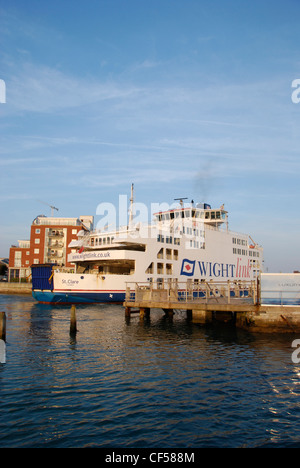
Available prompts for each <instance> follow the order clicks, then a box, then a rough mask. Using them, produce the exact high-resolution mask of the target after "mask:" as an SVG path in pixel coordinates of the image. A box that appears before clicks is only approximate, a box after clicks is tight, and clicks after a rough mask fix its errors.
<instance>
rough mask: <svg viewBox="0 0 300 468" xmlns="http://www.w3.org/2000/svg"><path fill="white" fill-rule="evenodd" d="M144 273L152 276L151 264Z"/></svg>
mask: <svg viewBox="0 0 300 468" xmlns="http://www.w3.org/2000/svg"><path fill="white" fill-rule="evenodd" d="M146 273H147V274H150V275H152V274H153V262H152V263H150V265H149V266H148V268H147V270H146Z"/></svg>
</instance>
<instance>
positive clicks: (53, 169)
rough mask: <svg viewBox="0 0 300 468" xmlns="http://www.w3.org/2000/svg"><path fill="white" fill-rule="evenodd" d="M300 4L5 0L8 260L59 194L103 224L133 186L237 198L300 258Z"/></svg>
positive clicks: (2, 124) (0, 8)
mask: <svg viewBox="0 0 300 468" xmlns="http://www.w3.org/2000/svg"><path fill="white" fill-rule="evenodd" d="M299 17H300V2H299V0H275V1H274V0H272V1H271V0H251V1H249V0H184V1H183V0H85V1H83V0H64V1H61V0H60V1H58V0H51V1H50V0H0V80H3V82H4V83H5V99H4V98H3V92H4V91H3V87H2V101H4V100H5V102H0V174H1V177H0V219H1V224H0V257H8V254H9V248H10V246H11V245H12V244H16V243H17V241H18V240H19V239H28V238H29V236H30V225H31V223H32V221H33V219H34V218H35V217H36V216H37V215H39V214H44V215H46V216H50V215H51V208H50V206H49V205H53V206H55V207H57V208H58V209H59V211H58V212H55V214H56V215H58V216H62V217H78V216H81V215H93V216H95V221H96V222H97V207H98V206H99V204H101V203H104V202H107V203H113V204H115V206H118V201H119V196H120V195H127V196H128V199H129V197H130V187H131V184H132V183H133V184H134V188H135V201H136V202H139V203H143V204H146V205H147V206H148V207H149V212H150V205H151V204H152V203H162V202H165V203H168V204H172V203H173V202H174V198H180V197H187V198H188V200H192V199H193V200H194V201H197V202H207V203H210V204H211V205H212V207H216V208H218V207H219V206H220V205H221V204H224V205H225V209H227V210H228V214H229V228H230V229H231V230H233V231H237V232H242V233H247V234H250V235H251V237H252V238H253V239H254V240H255V242H257V243H258V244H261V245H263V247H264V256H265V262H264V269H265V271H269V272H274V273H275V272H291V271H294V270H300V247H299V232H300V217H299V198H300V197H299V194H300V183H299V175H300V145H299V142H300V102H298V101H299V100H300V99H295V98H294V97H296V98H298V94H297V86H296V84H297V81H296V82H295V80H299V79H300V27H299ZM3 82H0V84H1V83H3ZM293 83H294V88H293ZM295 83H296V84H295ZM298 87H299V97H300V82H299V85H298ZM293 93H294V94H293ZM293 96H294V97H293ZM0 98H1V89H0ZM0 101H1V99H0ZM149 221H150V220H149Z"/></svg>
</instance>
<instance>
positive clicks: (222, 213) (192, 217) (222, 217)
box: [154, 203, 228, 227]
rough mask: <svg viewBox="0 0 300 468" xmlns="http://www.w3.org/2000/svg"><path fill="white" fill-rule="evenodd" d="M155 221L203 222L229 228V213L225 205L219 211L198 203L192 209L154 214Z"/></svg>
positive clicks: (178, 209) (186, 208) (192, 205)
mask: <svg viewBox="0 0 300 468" xmlns="http://www.w3.org/2000/svg"><path fill="white" fill-rule="evenodd" d="M154 216H155V220H156V222H158V223H164V222H166V223H168V222H172V221H173V220H174V221H175V222H184V221H183V220H185V221H188V220H189V221H196V220H199V221H202V222H203V223H205V224H208V225H211V226H216V227H218V226H221V225H222V224H223V223H225V224H226V226H227V227H228V212H227V211H226V210H224V205H222V206H221V207H220V208H219V209H212V208H211V206H210V205H208V204H207V203H198V204H197V205H196V206H194V204H193V203H192V204H191V206H190V207H185V206H183V205H182V206H180V207H179V208H175V209H172V210H166V211H160V212H158V213H154Z"/></svg>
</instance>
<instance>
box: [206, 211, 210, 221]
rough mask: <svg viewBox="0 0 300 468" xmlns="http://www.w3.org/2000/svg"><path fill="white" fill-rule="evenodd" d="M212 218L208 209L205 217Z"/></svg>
mask: <svg viewBox="0 0 300 468" xmlns="http://www.w3.org/2000/svg"><path fill="white" fill-rule="evenodd" d="M209 218H210V212H209V211H206V213H205V219H209Z"/></svg>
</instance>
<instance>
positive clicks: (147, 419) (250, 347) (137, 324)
mask: <svg viewBox="0 0 300 468" xmlns="http://www.w3.org/2000/svg"><path fill="white" fill-rule="evenodd" d="M0 310H1V311H5V312H6V316H7V334H6V359H5V361H6V362H5V363H1V364H0V415H1V418H0V447H2V448H3V447H10V448H13V447H20V448H27V447H33V448H55V447H56V448H68V447H78V448H81V447H99V448H101V447H102V448H124V449H125V448H136V449H138V448H153V449H160V448H168V449H170V448H186V449H188V448H204V447H234V448H237V447H300V425H299V417H300V385H299V384H300V364H297V363H294V362H293V361H292V358H291V357H292V353H293V351H294V348H293V347H292V342H293V340H295V339H297V338H300V337H297V336H295V335H251V334H248V333H246V332H242V331H237V330H236V329H235V328H232V327H231V326H229V325H227V326H226V325H213V326H210V327H203V326H201V325H199V324H196V323H192V322H191V321H189V320H188V319H187V317H186V314H185V312H183V311H178V312H177V313H175V315H174V317H173V318H168V317H166V316H165V315H164V313H163V311H159V310H157V311H156V310H153V311H151V314H150V317H149V318H144V319H143V320H141V319H140V317H139V315H133V316H132V317H131V318H130V319H128V318H125V315H124V308H123V307H122V306H120V305H102V304H98V305H82V306H77V309H76V310H77V329H78V332H77V334H76V336H70V333H69V330H70V307H66V306H60V307H57V306H49V305H42V304H38V303H36V302H35V301H34V300H33V299H32V298H31V297H30V296H15V295H0Z"/></svg>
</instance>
